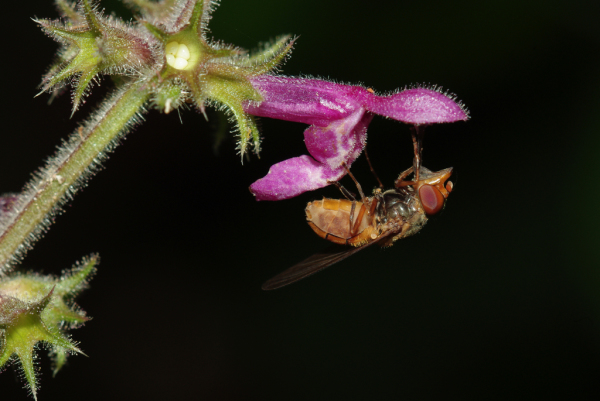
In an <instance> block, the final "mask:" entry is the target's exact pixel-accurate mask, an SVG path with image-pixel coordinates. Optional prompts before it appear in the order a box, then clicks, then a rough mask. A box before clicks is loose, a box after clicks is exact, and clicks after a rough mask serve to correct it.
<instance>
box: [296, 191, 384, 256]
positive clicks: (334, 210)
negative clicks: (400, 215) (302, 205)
mask: <svg viewBox="0 0 600 401" xmlns="http://www.w3.org/2000/svg"><path fill="white" fill-rule="evenodd" d="M353 203H354V212H352V204H353ZM351 215H352V220H351ZM306 219H307V220H308V224H309V225H310V226H311V227H312V229H313V230H314V231H315V232H316V233H317V235H319V236H320V237H321V238H325V239H326V240H329V241H331V242H335V243H336V244H341V245H352V246H360V245H363V244H366V243H367V242H371V241H372V240H373V239H375V238H377V234H375V232H376V230H375V227H374V224H373V215H372V214H369V213H368V211H367V207H366V206H365V205H364V204H363V203H362V202H352V201H349V200H346V199H327V198H325V199H323V200H321V201H314V202H310V203H309V204H308V205H307V206H306Z"/></svg>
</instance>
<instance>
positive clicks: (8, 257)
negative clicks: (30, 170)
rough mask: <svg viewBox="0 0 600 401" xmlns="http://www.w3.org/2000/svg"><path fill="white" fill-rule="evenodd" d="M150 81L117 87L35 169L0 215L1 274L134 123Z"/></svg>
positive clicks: (23, 251) (35, 237) (137, 118)
mask: <svg viewBox="0 0 600 401" xmlns="http://www.w3.org/2000/svg"><path fill="white" fill-rule="evenodd" d="M148 97H149V88H148V83H147V82H146V83H143V82H142V83H136V84H133V85H130V86H128V87H126V88H124V89H121V90H120V91H118V92H117V93H116V94H115V95H113V96H112V97H111V98H110V99H109V100H107V101H106V102H105V103H104V105H102V106H101V107H100V109H99V110H98V111H97V112H96V113H95V114H94V115H93V116H92V117H91V118H90V119H89V121H88V122H87V123H86V124H85V125H84V126H82V127H80V128H79V129H78V130H76V131H75V132H74V133H73V134H72V135H71V137H70V138H69V140H68V141H67V142H66V143H65V144H63V145H62V146H61V147H60V148H59V149H58V151H57V152H56V155H54V156H53V157H51V158H50V159H48V161H47V162H46V166H45V167H44V168H43V169H42V170H40V171H39V172H38V173H36V174H35V175H34V177H33V179H32V180H31V181H30V182H29V183H28V184H27V186H26V187H25V189H24V191H23V192H22V193H21V194H20V195H19V198H18V200H17V202H16V204H15V205H14V206H13V207H12V209H11V210H9V211H8V212H7V213H5V214H3V215H2V216H1V219H0V273H3V272H4V271H6V270H7V269H8V268H9V267H10V266H12V265H14V264H15V263H17V262H18V261H19V260H20V259H22V257H23V256H24V254H25V252H26V251H27V250H29V249H30V248H31V246H32V244H33V243H34V242H35V241H36V239H37V238H38V237H39V236H40V234H41V233H43V232H44V231H45V230H46V229H47V228H48V226H49V225H50V224H51V223H52V220H53V219H52V217H53V216H54V215H55V214H56V213H57V211H59V210H60V207H61V205H62V204H63V203H64V202H66V201H67V200H69V199H70V198H71V197H72V196H73V194H74V193H75V192H77V190H78V189H79V188H80V187H81V186H82V184H84V183H85V182H86V180H87V179H88V178H89V177H90V175H91V174H92V173H93V172H94V171H95V169H96V168H98V167H99V165H100V163H101V162H102V160H103V159H105V158H106V154H107V153H108V152H110V151H112V149H113V148H114V147H115V146H116V145H118V142H119V139H121V138H122V137H123V136H124V135H125V134H126V133H127V132H128V131H129V129H131V127H132V126H133V125H135V124H136V123H137V122H138V121H139V120H140V117H141V113H142V112H143V111H144V103H145V102H146V101H147V100H148Z"/></svg>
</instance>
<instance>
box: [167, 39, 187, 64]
mask: <svg viewBox="0 0 600 401" xmlns="http://www.w3.org/2000/svg"><path fill="white" fill-rule="evenodd" d="M166 53H167V64H169V65H170V66H171V67H173V68H175V69H177V70H183V69H184V68H185V67H187V65H188V60H189V59H190V49H188V47H187V46H186V45H184V44H183V43H178V42H175V41H173V42H169V43H167V47H166Z"/></svg>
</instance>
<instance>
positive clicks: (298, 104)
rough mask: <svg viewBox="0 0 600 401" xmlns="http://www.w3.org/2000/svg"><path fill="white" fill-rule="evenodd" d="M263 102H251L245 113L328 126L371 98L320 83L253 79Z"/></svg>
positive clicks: (264, 77)
mask: <svg viewBox="0 0 600 401" xmlns="http://www.w3.org/2000/svg"><path fill="white" fill-rule="evenodd" d="M251 82H252V86H254V88H255V89H256V90H258V92H260V94H261V95H262V97H263V101H262V102H260V103H258V102H248V103H246V104H245V105H244V110H245V111H246V112H248V113H250V114H253V115H255V116H259V117H270V118H277V119H279V120H286V121H296V122H300V123H306V124H310V125H318V126H321V127H323V126H327V125H328V124H329V123H330V122H331V121H335V120H339V119H342V118H345V117H347V116H348V115H350V114H352V113H354V112H355V111H356V110H358V109H360V108H363V104H364V103H365V102H366V99H367V97H368V96H369V95H370V93H369V92H367V90H366V89H364V88H362V87H360V86H350V85H342V84H336V83H333V82H327V81H322V80H319V79H304V78H288V77H275V76H271V75H261V76H257V77H253V78H251Z"/></svg>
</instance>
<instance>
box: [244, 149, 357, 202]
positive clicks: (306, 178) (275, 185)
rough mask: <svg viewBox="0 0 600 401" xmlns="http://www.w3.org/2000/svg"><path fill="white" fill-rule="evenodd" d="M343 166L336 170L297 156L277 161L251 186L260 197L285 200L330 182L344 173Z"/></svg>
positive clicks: (261, 198)
mask: <svg viewBox="0 0 600 401" xmlns="http://www.w3.org/2000/svg"><path fill="white" fill-rule="evenodd" d="M345 173H346V171H345V170H344V168H343V167H340V168H338V169H335V170H331V169H329V168H328V167H327V166H326V165H324V164H321V163H319V162H317V161H315V160H314V159H313V158H312V157H310V156H306V155H303V156H300V157H294V158H292V159H288V160H284V161H282V162H281V163H277V164H274V165H273V166H272V167H271V169H270V170H269V173H268V174H267V175H266V176H265V177H263V178H261V179H260V180H258V181H256V182H254V183H253V184H252V185H250V191H251V192H252V193H253V194H254V196H256V200H271V201H275V200H282V199H289V198H293V197H294V196H297V195H300V194H301V193H303V192H306V191H312V190H313V189H318V188H323V187H325V186H327V185H329V181H337V180H339V179H340V178H342V177H343V176H344V174H345Z"/></svg>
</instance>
